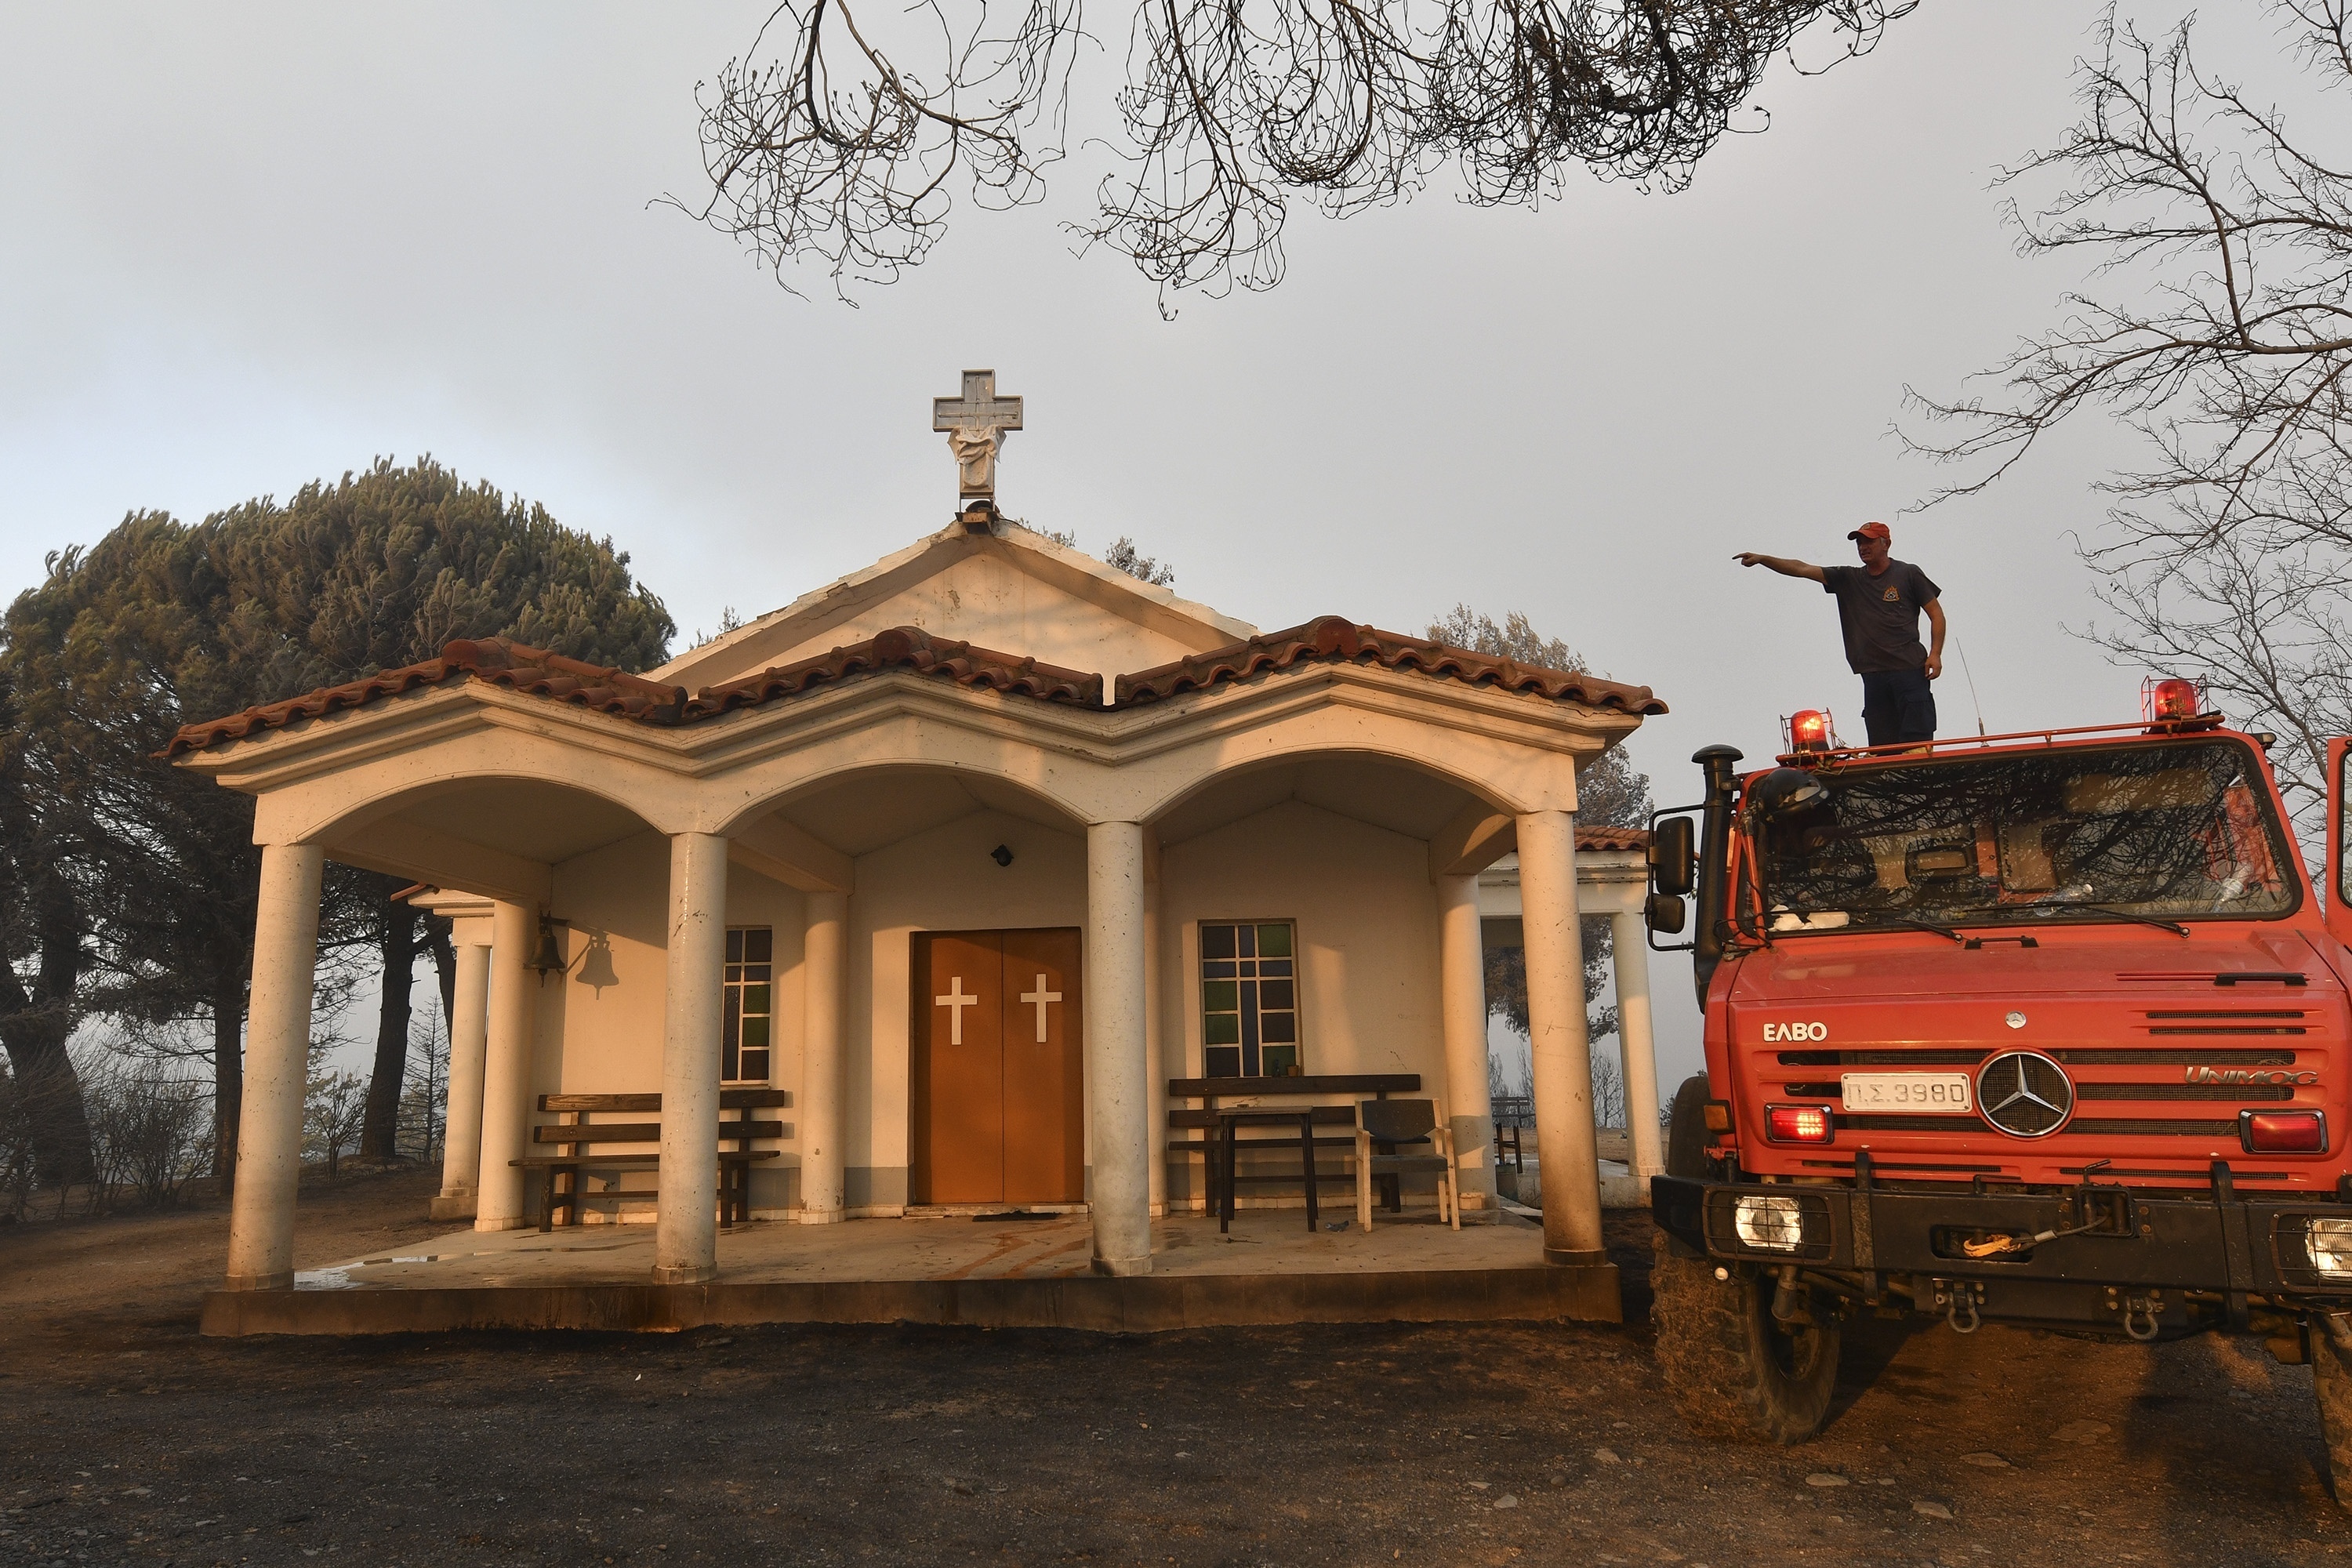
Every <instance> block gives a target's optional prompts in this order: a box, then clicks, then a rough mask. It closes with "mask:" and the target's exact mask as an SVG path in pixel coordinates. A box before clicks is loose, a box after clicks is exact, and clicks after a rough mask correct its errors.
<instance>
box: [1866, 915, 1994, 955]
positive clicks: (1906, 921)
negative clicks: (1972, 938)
mask: <svg viewBox="0 0 2352 1568" xmlns="http://www.w3.org/2000/svg"><path fill="white" fill-rule="evenodd" d="M1860 912H1862V913H1864V914H1866V915H1869V916H1870V917H1871V918H1872V919H1874V920H1881V921H1885V922H1886V923H1887V924H1889V925H1898V926H1909V927H1910V928H1911V929H1912V930H1913V931H1934V932H1935V933H1936V934H1937V936H1948V937H1950V938H1951V939H1952V940H1953V941H1954V942H1958V943H1959V944H1960V945H1961V946H1962V947H1966V946H1967V945H1968V944H1969V939H1968V938H1967V937H1964V936H1962V935H1961V934H1960V933H1959V932H1958V931H1954V930H1953V929H1952V928H1951V927H1949V926H1945V925H1937V923H1936V922H1935V921H1916V920H1913V919H1912V918H1911V917H1910V916H1909V915H1890V914H1886V913H1884V912H1883V911H1881V910H1862V911H1860Z"/></svg>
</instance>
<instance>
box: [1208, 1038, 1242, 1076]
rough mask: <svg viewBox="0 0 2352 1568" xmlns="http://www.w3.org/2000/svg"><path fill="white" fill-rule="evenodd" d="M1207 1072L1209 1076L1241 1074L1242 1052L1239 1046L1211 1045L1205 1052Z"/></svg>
mask: <svg viewBox="0 0 2352 1568" xmlns="http://www.w3.org/2000/svg"><path fill="white" fill-rule="evenodd" d="M1206 1057H1207V1067H1206V1070H1207V1074H1208V1076H1209V1077H1211V1078H1239V1077H1241V1076H1242V1052H1241V1047H1239V1046H1212V1047H1209V1049H1208V1051H1207V1053H1206Z"/></svg>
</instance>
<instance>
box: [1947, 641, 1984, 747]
mask: <svg viewBox="0 0 2352 1568" xmlns="http://www.w3.org/2000/svg"><path fill="white" fill-rule="evenodd" d="M1952 651H1953V652H1955V653H1957V654H1958V655H1959V656H1960V674H1961V675H1962V676H1964V677H1966V678H1967V679H1968V683H1969V707H1971V708H1974V709H1975V710H1977V739H1978V740H1979V741H1981V740H1983V739H1984V738H1985V721H1984V704H1983V703H1981V702H1979V701H1978V700H1977V676H1976V671H1974V670H1972V669H1970V668H1969V650H1968V649H1967V648H1966V647H1963V646H1962V645H1961V642H1960V639H1959V638H1958V637H1954V638H1952Z"/></svg>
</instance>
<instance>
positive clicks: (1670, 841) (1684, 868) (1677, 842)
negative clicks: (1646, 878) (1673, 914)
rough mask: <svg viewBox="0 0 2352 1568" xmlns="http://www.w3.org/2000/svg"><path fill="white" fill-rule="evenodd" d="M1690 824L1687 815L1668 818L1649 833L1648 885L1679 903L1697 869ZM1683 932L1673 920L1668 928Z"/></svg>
mask: <svg viewBox="0 0 2352 1568" xmlns="http://www.w3.org/2000/svg"><path fill="white" fill-rule="evenodd" d="M1692 832H1693V825H1692V823H1691V819H1690V818H1689V817H1687V816H1669V817H1666V818H1664V820H1662V821H1661V822H1659V824H1658V825H1657V826H1656V827H1655V828H1654V829H1653V830H1652V831H1651V834H1650V886H1651V887H1652V888H1654V889H1656V890H1657V891H1659V892H1661V893H1668V894H1672V895H1673V896H1674V897H1675V899H1677V900H1679V899H1680V898H1681V897H1682V896H1683V895H1684V894H1685V893H1687V892H1689V891H1690V890H1691V887H1692V884H1693V880H1694V879H1695V876H1696V872H1697V869H1698V855H1697V852H1696V849H1695V848H1694V847H1693V845H1692ZM1654 929H1658V930H1665V929H1672V930H1674V931H1680V930H1682V929H1683V927H1682V921H1680V920H1676V921H1675V923H1674V925H1673V926H1672V927H1671V928H1665V927H1656V926H1654Z"/></svg>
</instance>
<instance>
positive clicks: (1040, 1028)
mask: <svg viewBox="0 0 2352 1568" xmlns="http://www.w3.org/2000/svg"><path fill="white" fill-rule="evenodd" d="M1061 999H1062V994H1061V993H1060V992H1058V991H1048V990H1046V989H1045V976H1044V975H1043V974H1040V975H1038V976H1037V989H1036V990H1034V991H1024V992H1023V993H1021V1000H1023V1001H1024V1002H1034V1003H1035V1004H1036V1005H1037V1043H1038V1044H1039V1045H1041V1046H1042V1045H1044V1044H1045V1004H1046V1003H1048V1002H1059V1001H1060V1000H1061Z"/></svg>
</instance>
